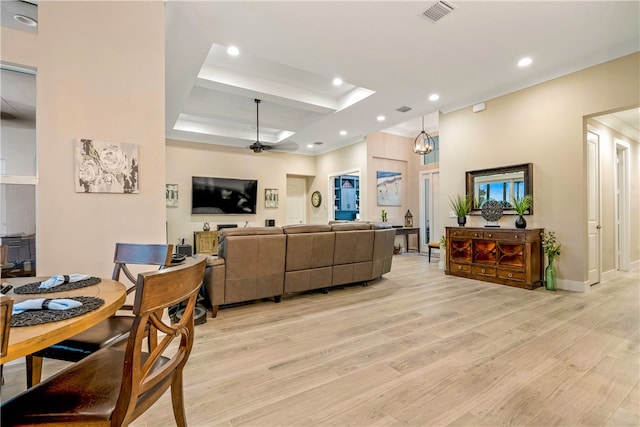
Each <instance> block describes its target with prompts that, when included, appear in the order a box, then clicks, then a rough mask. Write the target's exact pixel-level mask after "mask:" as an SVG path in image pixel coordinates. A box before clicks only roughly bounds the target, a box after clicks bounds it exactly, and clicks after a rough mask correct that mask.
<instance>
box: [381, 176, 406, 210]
mask: <svg viewBox="0 0 640 427" xmlns="http://www.w3.org/2000/svg"><path fill="white" fill-rule="evenodd" d="M376 183H377V192H378V206H402V174H401V173H400V172H385V171H377V172H376Z"/></svg>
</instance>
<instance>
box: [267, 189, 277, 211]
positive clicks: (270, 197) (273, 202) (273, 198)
mask: <svg viewBox="0 0 640 427" xmlns="http://www.w3.org/2000/svg"><path fill="white" fill-rule="evenodd" d="M264 207H265V208H277V207H278V189H277V188H265V189H264Z"/></svg>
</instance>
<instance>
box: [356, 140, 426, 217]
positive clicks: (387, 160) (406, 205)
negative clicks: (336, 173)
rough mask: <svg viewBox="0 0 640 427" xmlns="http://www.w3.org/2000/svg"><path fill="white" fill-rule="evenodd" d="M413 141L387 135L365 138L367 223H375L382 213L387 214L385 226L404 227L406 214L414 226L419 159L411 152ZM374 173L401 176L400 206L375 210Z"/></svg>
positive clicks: (417, 205) (417, 200)
mask: <svg viewBox="0 0 640 427" xmlns="http://www.w3.org/2000/svg"><path fill="white" fill-rule="evenodd" d="M412 143H413V138H406V137H402V136H397V135H391V134H388V133H383V132H378V133H374V134H372V135H368V136H367V160H368V166H369V173H368V179H369V182H370V183H371V191H370V192H369V193H368V194H369V195H370V196H371V197H370V199H369V203H368V207H369V212H370V213H372V215H370V219H372V220H378V219H380V216H381V211H382V209H384V210H386V211H387V215H388V218H389V219H388V222H390V223H391V224H394V225H404V215H405V214H406V213H407V210H410V211H411V214H412V215H413V217H414V225H415V226H418V225H419V224H418V217H419V215H418V213H419V208H420V207H419V197H418V177H419V175H418V169H419V168H420V156H419V155H417V154H415V153H414V152H413V150H412V148H411V147H412ZM377 171H387V172H400V173H402V206H378V197H377V191H376V183H377V175H376V172H377Z"/></svg>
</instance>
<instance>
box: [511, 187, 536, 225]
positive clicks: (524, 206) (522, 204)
mask: <svg viewBox="0 0 640 427" xmlns="http://www.w3.org/2000/svg"><path fill="white" fill-rule="evenodd" d="M511 206H513V210H514V211H516V214H518V218H516V228H527V221H526V220H525V219H524V216H523V215H524V214H525V212H528V211H529V208H531V207H532V206H533V197H531V194H526V195H524V196H523V197H517V196H516V197H515V198H514V199H513V201H512V202H511Z"/></svg>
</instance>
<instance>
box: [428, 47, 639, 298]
mask: <svg viewBox="0 0 640 427" xmlns="http://www.w3.org/2000/svg"><path fill="white" fill-rule="evenodd" d="M639 65H640V54H633V55H629V56H626V57H623V58H620V59H617V60H615V61H611V62H607V63H605V64H601V65H598V66H595V67H591V68H588V69H586V70H583V71H579V72H577V73H574V74H570V75H568V76H564V77H561V78H558V79H555V80H551V81H549V82H546V83H543V84H539V85H536V86H533V87H531V88H528V89H524V90H521V91H518V92H514V93H511V94H508V95H505V96H502V97H499V98H495V99H492V100H488V101H486V105H487V109H486V110H485V111H483V112H480V113H473V112H472V111H471V107H468V108H465V109H461V110H458V111H455V112H452V113H449V114H445V115H442V116H441V117H440V150H441V151H440V172H441V180H440V183H441V187H440V188H441V198H440V202H441V205H442V206H443V209H441V221H442V224H444V225H449V226H455V224H456V223H455V219H454V218H451V219H450V218H449V217H448V210H449V209H445V208H444V207H445V206H447V207H448V206H449V201H448V197H449V196H452V195H455V194H457V193H460V194H461V193H464V191H465V185H464V180H465V171H467V170H474V169H483V168H491V167H497V166H505V165H511V164H518V163H528V162H531V163H533V169H534V170H533V190H534V203H535V207H534V215H532V216H530V217H528V218H527V224H528V227H530V228H533V227H544V228H546V229H547V230H554V231H556V233H557V237H558V240H559V242H560V243H561V244H562V254H561V255H560V258H559V263H558V276H559V279H560V286H563V287H565V288H570V289H584V283H585V281H586V280H587V266H586V259H587V245H586V229H587V227H586V179H585V176H586V175H585V152H586V148H585V142H584V141H585V131H586V126H585V122H584V118H585V116H589V115H593V114H595V113H599V112H605V111H612V110H616V109H622V108H629V107H632V106H637V105H638V100H639V97H638V94H639V93H640V87H639V80H638V75H640V68H639ZM513 221H514V218H513V217H511V216H507V217H503V219H502V220H501V224H502V226H508V227H510V226H512V224H513ZM467 225H468V226H469V225H470V226H482V225H484V220H483V219H482V218H481V217H472V218H470V221H469V222H468V223H467Z"/></svg>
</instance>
